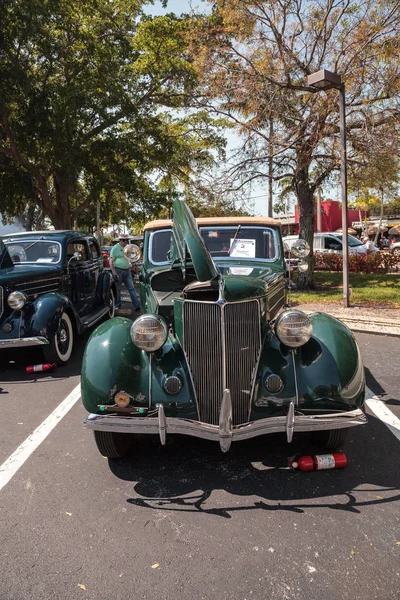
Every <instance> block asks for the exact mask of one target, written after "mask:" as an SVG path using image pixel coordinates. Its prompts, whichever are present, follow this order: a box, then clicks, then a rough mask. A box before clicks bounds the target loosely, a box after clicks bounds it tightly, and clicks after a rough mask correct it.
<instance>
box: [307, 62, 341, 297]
mask: <svg viewBox="0 0 400 600" xmlns="http://www.w3.org/2000/svg"><path fill="white" fill-rule="evenodd" d="M307 85H308V86H309V87H310V88H311V91H312V92H320V91H322V90H325V91H326V90H331V89H336V90H339V122H340V125H339V127H340V180H341V187H342V235H343V237H342V240H343V255H342V256H343V305H344V307H345V308H348V307H349V306H350V291H349V238H348V235H349V231H348V228H349V222H348V221H349V219H348V210H347V150H346V101H345V85H344V83H343V82H342V78H341V76H340V75H338V74H337V73H332V72H331V71H327V70H325V69H322V70H321V71H318V72H317V73H312V74H311V75H309V76H308V77H307Z"/></svg>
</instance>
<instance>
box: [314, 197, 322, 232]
mask: <svg viewBox="0 0 400 600" xmlns="http://www.w3.org/2000/svg"><path fill="white" fill-rule="evenodd" d="M315 197H316V198H317V232H318V233H320V232H321V231H322V218H321V190H320V189H319V188H317V189H316V191H315Z"/></svg>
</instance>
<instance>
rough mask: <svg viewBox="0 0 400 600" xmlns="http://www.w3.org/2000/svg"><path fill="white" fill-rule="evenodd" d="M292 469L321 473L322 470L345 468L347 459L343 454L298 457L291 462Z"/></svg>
mask: <svg viewBox="0 0 400 600" xmlns="http://www.w3.org/2000/svg"><path fill="white" fill-rule="evenodd" d="M292 467H293V469H300V471H322V470H323V469H344V467H347V457H346V455H345V454H343V452H338V453H336V454H316V455H315V456H300V458H298V459H297V460H295V461H293V462H292Z"/></svg>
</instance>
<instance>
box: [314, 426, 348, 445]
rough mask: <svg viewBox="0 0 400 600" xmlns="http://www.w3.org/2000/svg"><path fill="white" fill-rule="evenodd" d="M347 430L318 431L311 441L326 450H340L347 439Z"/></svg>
mask: <svg viewBox="0 0 400 600" xmlns="http://www.w3.org/2000/svg"><path fill="white" fill-rule="evenodd" d="M347 431H348V430H347V429H330V430H328V431H319V432H318V433H315V434H314V436H313V441H314V442H315V443H316V444H318V446H321V447H322V448H326V449H327V450H340V449H341V448H343V446H344V444H345V442H346V439H347Z"/></svg>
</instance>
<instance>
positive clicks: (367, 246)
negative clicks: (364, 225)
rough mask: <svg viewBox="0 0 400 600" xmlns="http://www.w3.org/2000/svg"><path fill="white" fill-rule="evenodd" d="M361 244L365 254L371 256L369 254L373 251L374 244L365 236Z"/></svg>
mask: <svg viewBox="0 0 400 600" xmlns="http://www.w3.org/2000/svg"><path fill="white" fill-rule="evenodd" d="M363 242H364V246H365V249H366V251H367V254H371V252H373V250H374V248H375V246H374V242H373V241H372V240H370V239H369V237H367V236H366V237H365V238H364V240H363Z"/></svg>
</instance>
